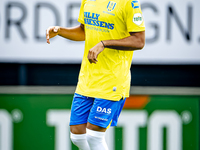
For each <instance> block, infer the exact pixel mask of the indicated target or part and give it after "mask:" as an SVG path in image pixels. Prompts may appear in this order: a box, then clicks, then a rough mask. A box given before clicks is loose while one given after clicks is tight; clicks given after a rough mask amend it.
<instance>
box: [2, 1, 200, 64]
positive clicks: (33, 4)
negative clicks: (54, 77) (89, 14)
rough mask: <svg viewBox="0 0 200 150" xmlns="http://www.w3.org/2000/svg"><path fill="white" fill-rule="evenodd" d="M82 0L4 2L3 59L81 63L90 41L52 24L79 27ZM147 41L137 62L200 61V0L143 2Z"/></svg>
mask: <svg viewBox="0 0 200 150" xmlns="http://www.w3.org/2000/svg"><path fill="white" fill-rule="evenodd" d="M80 3H81V0H65V1H63V0H56V1H54V0H40V1H37V0H12V1H10V0H1V1H0V62H16V63H80V62H81V60H82V56H83V49H84V42H73V41H69V40H66V39H63V38H62V37H56V38H54V39H52V40H51V44H50V45H48V44H47V43H46V40H45V30H46V29H47V28H48V27H49V26H53V25H59V26H65V27H71V26H76V25H78V22H77V21H76V20H77V18H78V14H79V7H80ZM141 7H142V10H143V15H144V18H145V25H146V45H145V48H144V49H143V50H142V51H135V53H134V56H133V63H134V64H200V19H199V14H200V9H199V7H200V1H199V0H192V1H191V0H176V1H173V0H162V1H158V0H141Z"/></svg>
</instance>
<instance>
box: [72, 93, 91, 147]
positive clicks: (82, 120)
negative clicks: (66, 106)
mask: <svg viewBox="0 0 200 150" xmlns="http://www.w3.org/2000/svg"><path fill="white" fill-rule="evenodd" d="M92 104H93V99H92V98H88V97H85V96H82V95H79V94H76V93H75V94H74V99H73V103H72V107H71V117H70V131H71V133H70V138H71V141H72V142H73V143H74V144H75V145H76V146H77V147H78V148H79V149H80V150H90V148H89V145H88V142H87V138H86V125H87V119H88V116H89V112H90V109H91V107H92Z"/></svg>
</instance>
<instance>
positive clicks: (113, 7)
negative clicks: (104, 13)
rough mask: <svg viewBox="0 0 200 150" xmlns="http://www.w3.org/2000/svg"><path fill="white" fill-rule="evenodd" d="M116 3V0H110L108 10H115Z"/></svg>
mask: <svg viewBox="0 0 200 150" xmlns="http://www.w3.org/2000/svg"><path fill="white" fill-rule="evenodd" d="M116 4H117V3H116V2H113V1H109V3H108V6H107V10H108V11H113V10H114V9H115V6H116Z"/></svg>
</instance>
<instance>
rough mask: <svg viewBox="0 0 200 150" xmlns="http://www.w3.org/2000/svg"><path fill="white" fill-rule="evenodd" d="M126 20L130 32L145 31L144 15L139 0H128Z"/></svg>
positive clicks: (125, 13)
mask: <svg viewBox="0 0 200 150" xmlns="http://www.w3.org/2000/svg"><path fill="white" fill-rule="evenodd" d="M124 20H125V22H126V26H127V30H128V32H140V31H145V24H144V17H143V14H142V10H141V5H140V1H139V0H128V1H127V2H126V4H125V9H124Z"/></svg>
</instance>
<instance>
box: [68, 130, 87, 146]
mask: <svg viewBox="0 0 200 150" xmlns="http://www.w3.org/2000/svg"><path fill="white" fill-rule="evenodd" d="M70 139H71V141H72V143H73V144H74V145H76V146H78V147H79V145H80V144H81V143H83V142H84V141H86V134H73V133H71V134H70Z"/></svg>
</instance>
